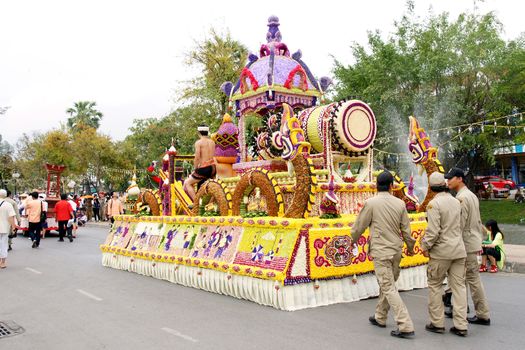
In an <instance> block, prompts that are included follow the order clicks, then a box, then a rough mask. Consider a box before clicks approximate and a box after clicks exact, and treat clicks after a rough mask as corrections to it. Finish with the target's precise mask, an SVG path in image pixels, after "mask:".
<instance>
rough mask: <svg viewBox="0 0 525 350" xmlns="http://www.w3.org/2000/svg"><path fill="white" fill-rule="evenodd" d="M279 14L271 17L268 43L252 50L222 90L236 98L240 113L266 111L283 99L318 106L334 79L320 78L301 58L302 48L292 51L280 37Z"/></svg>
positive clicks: (232, 99)
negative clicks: (292, 52) (242, 66)
mask: <svg viewBox="0 0 525 350" xmlns="http://www.w3.org/2000/svg"><path fill="white" fill-rule="evenodd" d="M279 25H280V24H279V18H277V17H276V16H271V17H270V18H269V19H268V33H267V34H266V41H267V43H266V44H263V45H261V48H260V50H259V55H256V54H253V53H252V54H250V55H249V61H248V64H247V65H246V66H245V67H244V69H243V70H242V72H241V75H240V77H239V80H238V81H237V83H235V85H234V84H233V83H231V82H225V83H224V84H222V86H221V90H222V91H223V92H224V93H225V94H226V95H227V96H229V98H230V102H234V103H235V106H236V110H237V116H240V115H245V114H247V113H250V112H257V113H265V112H266V111H268V110H273V109H275V108H276V107H280V106H281V105H282V103H283V102H285V103H287V104H289V105H290V106H292V107H293V108H307V107H311V106H315V105H316V103H317V99H319V98H320V97H321V96H322V95H323V93H324V91H326V89H327V88H328V87H329V86H330V84H331V83H332V80H331V79H330V78H327V77H322V78H320V79H319V80H317V79H316V78H315V77H314V75H313V74H312V72H311V71H310V69H309V68H308V66H307V65H306V64H305V63H304V62H303V61H302V59H301V58H302V53H301V50H298V51H297V52H295V53H294V54H292V55H290V51H289V49H288V46H287V45H286V44H285V43H283V42H282V41H281V39H282V37H281V32H280V30H279Z"/></svg>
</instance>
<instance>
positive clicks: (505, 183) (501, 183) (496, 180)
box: [474, 176, 516, 190]
mask: <svg viewBox="0 0 525 350" xmlns="http://www.w3.org/2000/svg"><path fill="white" fill-rule="evenodd" d="M474 181H475V182H476V183H483V182H488V183H490V184H491V185H492V187H495V188H506V189H508V190H513V189H515V188H516V183H514V181H512V180H505V179H502V178H501V177H499V176H479V177H476V178H475V180H474Z"/></svg>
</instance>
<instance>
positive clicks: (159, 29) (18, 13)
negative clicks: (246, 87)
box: [0, 0, 525, 143]
mask: <svg viewBox="0 0 525 350" xmlns="http://www.w3.org/2000/svg"><path fill="white" fill-rule="evenodd" d="M473 3H474V2H473V1H472V0H440V1H431V0H418V1H416V13H418V14H420V15H422V16H424V14H425V13H426V12H427V11H428V9H429V6H430V5H432V7H433V11H434V13H440V12H442V11H448V12H450V13H451V15H452V16H456V15H457V14H459V13H460V12H463V11H465V10H468V9H472V8H473V6H474V5H473ZM478 8H479V9H478V12H480V13H485V12H488V11H495V12H496V13H497V15H498V17H499V19H500V21H501V22H502V23H503V25H504V29H505V33H504V36H505V38H507V39H514V38H516V37H517V36H519V34H520V32H521V31H523V30H524V27H523V13H524V12H525V11H524V9H525V5H524V3H523V2H521V1H503V0H499V1H497V0H487V1H485V2H484V3H481V4H478ZM404 9H405V1H404V0H390V1H386V0H385V1H378V0H367V1H362V0H360V1H351V0H346V1H344V0H340V1H331V0H323V1H316V2H313V1H277V2H275V1H273V2H270V1H264V0H263V1H226V0H215V1H184V0H183V1H175V0H167V1H160V0H150V1H130V0H128V1H115V0H102V1H101V0H89V1H75V0H69V1H58V0H45V1H42V0H34V1H29V0H11V1H8V0H3V1H1V2H0V106H10V107H11V108H10V109H9V110H8V111H7V113H6V114H5V115H3V116H1V117H0V134H2V136H3V138H4V139H6V140H7V141H9V142H11V143H14V142H16V140H17V139H18V138H19V137H20V136H21V135H22V133H30V132H32V131H34V130H36V131H45V130H48V129H51V128H54V127H57V126H58V125H59V123H60V122H65V121H66V118H67V115H66V113H65V110H66V109H67V108H69V107H72V105H73V102H75V101H80V100H92V101H96V102H97V104H98V106H99V109H100V110H101V111H102V112H103V113H104V119H103V121H102V127H101V131H103V132H105V133H107V134H110V135H111V136H112V137H114V138H115V139H122V138H124V137H125V135H126V134H127V133H128V128H129V127H130V126H131V123H132V120H133V119H135V118H144V117H161V116H164V115H166V114H167V113H169V112H170V110H172V109H173V108H174V106H175V101H174V97H175V95H176V89H177V87H178V86H180V84H179V82H180V81H182V80H184V79H188V78H190V77H191V73H189V72H188V69H187V68H186V67H185V66H184V64H183V60H184V53H185V52H187V51H188V50H189V49H190V48H191V47H192V45H193V42H194V41H195V40H200V39H202V38H203V37H204V35H205V34H206V32H207V30H208V29H209V28H210V27H211V26H213V27H215V28H217V29H219V30H224V29H229V30H230V32H231V35H232V37H233V38H234V39H237V40H239V41H241V42H242V43H244V44H245V45H246V46H247V47H248V48H249V50H250V51H251V52H258V49H259V46H260V45H261V44H262V43H263V42H265V38H266V31H267V27H266V24H267V18H268V17H269V16H270V15H273V14H275V15H277V16H278V17H279V19H280V23H281V26H280V29H281V33H282V35H283V42H285V43H286V44H287V45H288V47H289V49H290V51H291V52H295V51H296V50H297V49H301V50H302V52H303V59H304V61H305V62H306V63H307V64H308V65H309V67H310V69H311V70H312V72H313V73H314V74H315V75H316V76H323V75H328V76H330V75H331V69H332V65H333V60H332V59H331V57H330V55H334V56H335V57H336V58H338V59H339V60H341V61H343V62H350V60H351V51H350V45H351V43H352V42H354V41H355V42H359V43H365V42H366V32H367V30H375V29H379V30H381V31H382V32H383V33H389V32H390V31H391V30H392V25H393V21H394V20H397V19H399V18H400V17H401V14H402V13H403V12H404Z"/></svg>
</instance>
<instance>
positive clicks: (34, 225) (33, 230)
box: [26, 192, 42, 248]
mask: <svg viewBox="0 0 525 350" xmlns="http://www.w3.org/2000/svg"><path fill="white" fill-rule="evenodd" d="M26 214H27V219H28V221H29V229H28V233H29V236H30V237H31V241H33V248H38V247H39V246H40V231H41V230H42V224H41V214H42V202H41V201H39V200H38V192H32V193H31V195H30V198H29V199H28V201H27V204H26Z"/></svg>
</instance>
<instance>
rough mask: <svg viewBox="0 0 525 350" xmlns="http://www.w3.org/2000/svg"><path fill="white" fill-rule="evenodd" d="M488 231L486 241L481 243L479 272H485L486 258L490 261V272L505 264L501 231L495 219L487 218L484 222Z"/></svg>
mask: <svg viewBox="0 0 525 350" xmlns="http://www.w3.org/2000/svg"><path fill="white" fill-rule="evenodd" d="M485 227H486V228H487V231H488V237H487V240H486V241H483V244H482V245H481V247H482V249H483V253H482V254H481V266H480V268H479V272H487V259H488V260H489V261H490V272H492V273H496V272H498V268H499V269H500V270H501V269H503V267H504V266H505V251H504V250H503V238H504V236H503V233H502V232H501V230H500V229H499V227H498V222H497V221H496V220H489V221H487V222H486V223H485Z"/></svg>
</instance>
